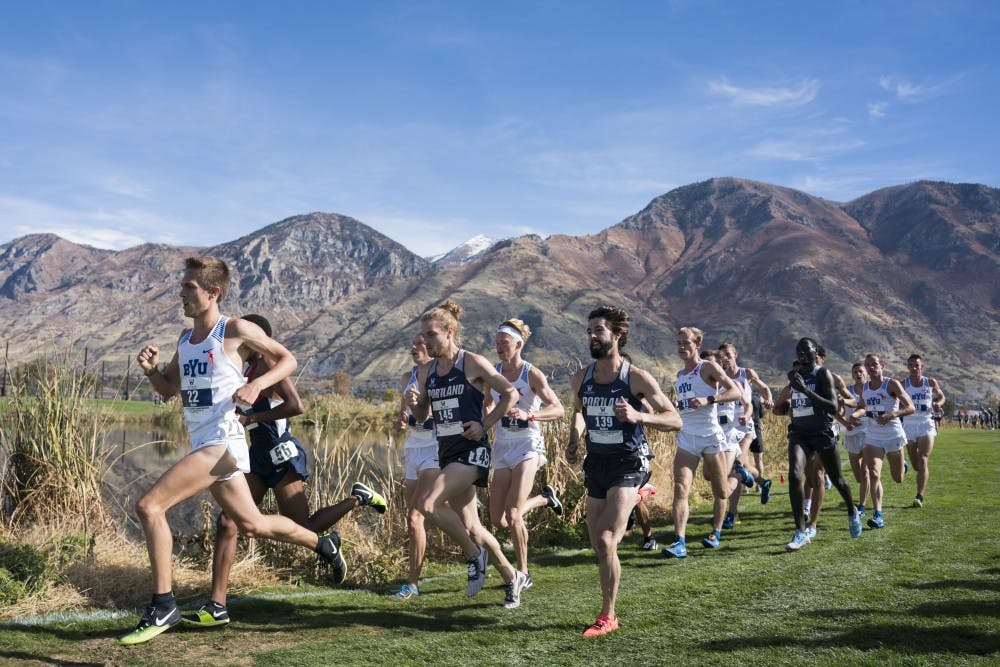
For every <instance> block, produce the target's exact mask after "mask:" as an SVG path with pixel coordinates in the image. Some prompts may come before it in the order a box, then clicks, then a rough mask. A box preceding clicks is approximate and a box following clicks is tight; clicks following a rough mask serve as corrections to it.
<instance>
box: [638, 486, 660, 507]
mask: <svg viewBox="0 0 1000 667" xmlns="http://www.w3.org/2000/svg"><path fill="white" fill-rule="evenodd" d="M638 491H639V502H640V503H641V502H642V501H644V500H645V499H646V498H649V497H650V496H655V495H656V487H655V486H653V485H652V484H649V483H646V484H643V485H642V486H640V487H639V489H638Z"/></svg>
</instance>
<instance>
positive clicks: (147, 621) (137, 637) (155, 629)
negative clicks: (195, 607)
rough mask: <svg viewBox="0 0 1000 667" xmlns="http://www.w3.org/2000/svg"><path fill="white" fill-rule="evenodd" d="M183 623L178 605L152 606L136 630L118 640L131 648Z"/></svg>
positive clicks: (144, 614)
mask: <svg viewBox="0 0 1000 667" xmlns="http://www.w3.org/2000/svg"><path fill="white" fill-rule="evenodd" d="M180 622H181V610H180V609H178V608H177V604H176V603H172V604H171V605H170V606H167V605H150V606H148V607H146V611H145V613H143V615H142V618H141V619H140V620H139V624H138V625H137V626H135V630H133V631H132V632H130V633H128V634H127V635H123V636H121V637H119V638H118V643H119V644H122V645H125V646H131V645H133V644H142V643H145V642H148V641H149V640H150V639H152V638H153V637H155V636H157V635H159V634H161V633H163V632H166V631H167V630H169V629H170V628H172V627H174V626H175V625H177V624H178V623H180Z"/></svg>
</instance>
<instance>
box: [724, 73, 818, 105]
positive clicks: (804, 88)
mask: <svg viewBox="0 0 1000 667" xmlns="http://www.w3.org/2000/svg"><path fill="white" fill-rule="evenodd" d="M708 90H709V92H710V93H712V94H713V95H719V96H722V97H728V98H730V99H732V101H733V103H734V104H738V105H741V106H755V107H775V106H793V107H797V106H802V105H804V104H808V103H810V102H812V101H813V100H814V99H815V98H816V95H817V93H819V80H817V79H804V80H802V81H800V82H799V83H798V84H796V85H793V86H785V87H761V88H742V87H740V86H734V85H733V84H731V83H729V80H728V79H727V78H726V77H722V78H721V79H719V80H718V81H712V82H710V83H709V84H708Z"/></svg>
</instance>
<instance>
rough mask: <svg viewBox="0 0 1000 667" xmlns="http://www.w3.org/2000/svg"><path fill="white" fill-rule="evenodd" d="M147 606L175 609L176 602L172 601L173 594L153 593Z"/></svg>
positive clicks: (168, 592) (169, 592)
mask: <svg viewBox="0 0 1000 667" xmlns="http://www.w3.org/2000/svg"><path fill="white" fill-rule="evenodd" d="M149 605H150V606H151V607H176V606H177V601H176V600H174V592H173V591H167V592H166V593H154V594H153V599H152V601H151V602H150V603H149Z"/></svg>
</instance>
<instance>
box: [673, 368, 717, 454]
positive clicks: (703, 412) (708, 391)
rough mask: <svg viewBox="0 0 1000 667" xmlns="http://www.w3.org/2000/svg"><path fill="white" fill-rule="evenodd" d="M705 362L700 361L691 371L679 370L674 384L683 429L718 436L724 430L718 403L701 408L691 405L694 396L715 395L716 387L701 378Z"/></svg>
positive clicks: (698, 433)
mask: <svg viewBox="0 0 1000 667" xmlns="http://www.w3.org/2000/svg"><path fill="white" fill-rule="evenodd" d="M703 363H704V362H698V365H697V366H695V367H694V370H692V371H691V372H690V373H685V372H684V369H681V370H679V371H678V372H677V382H675V383H674V386H675V387H676V389H677V411H678V412H680V414H681V419H682V420H683V422H684V425H683V426H682V427H681V431H682V432H684V433H690V434H691V435H700V436H717V435H719V434H720V433H721V432H722V427H721V426H719V413H718V410H717V405H718V404H716V403H712V404H711V405H706V406H704V407H701V408H692V407H690V405H689V404H690V402H691V399H692V398H707V397H709V396H715V391H716V390H715V387H710V386H708V383H707V382H705V381H704V380H703V379H702V378H701V366H702V364H703Z"/></svg>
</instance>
